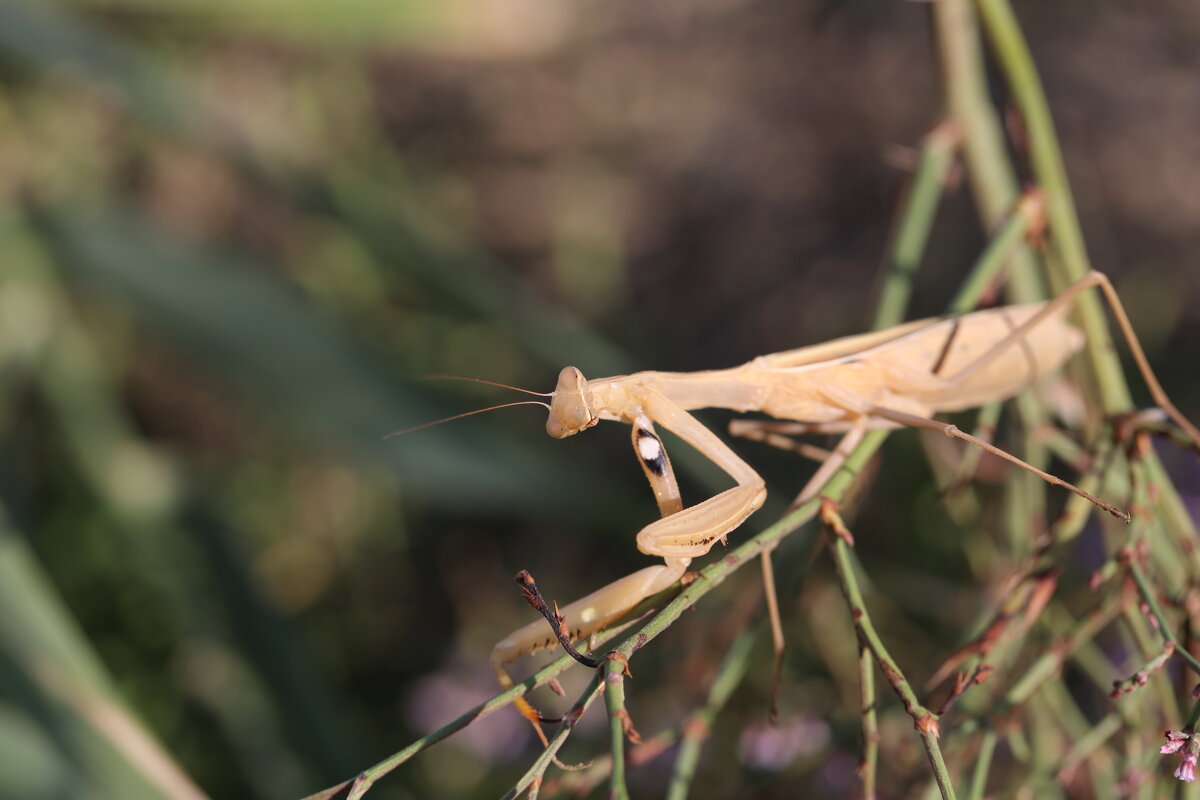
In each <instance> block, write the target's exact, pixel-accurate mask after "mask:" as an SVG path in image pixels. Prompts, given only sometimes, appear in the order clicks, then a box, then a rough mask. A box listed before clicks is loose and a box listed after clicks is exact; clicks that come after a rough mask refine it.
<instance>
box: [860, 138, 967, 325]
mask: <svg viewBox="0 0 1200 800" xmlns="http://www.w3.org/2000/svg"><path fill="white" fill-rule="evenodd" d="M958 139H959V137H958V131H957V129H956V128H955V126H954V124H953V123H951V122H942V123H941V124H939V125H937V126H935V127H934V128H933V130H931V131H930V132H929V133H927V134H926V135H925V143H924V145H923V146H922V148H921V158H920V161H919V162H918V163H917V169H916V172H914V173H913V177H912V182H911V183H910V184H909V187H908V193H907V195H906V196H905V198H904V200H903V202H902V203H901V207H900V213H899V216H898V218H897V224H896V230H895V232H894V235H893V238H892V241H891V245H890V247H889V253H888V256H887V259H886V262H887V264H888V269H887V277H886V278H885V279H884V282H883V288H882V290H881V291H880V294H879V305H878V306H877V311H876V318H875V330H882V329H883V328H887V327H890V326H891V325H894V324H895V322H893V321H892V320H896V321H898V320H900V319H903V317H904V309H905V307H906V306H907V305H908V298H909V296H910V295H911V294H912V282H913V276H914V275H915V274H916V271H917V268H918V267H919V266H920V264H921V258H922V257H923V255H924V253H925V246H926V244H927V243H928V242H929V232H930V231H931V230H932V229H933V220H934V216H935V215H936V214H937V207H938V202H939V200H940V199H941V196H942V188H943V187H944V186H945V184H946V176H947V175H948V173H949V171H950V167H951V165H952V164H953V163H954V155H955V152H956V151H957V149H958ZM881 320H882V321H883V322H881Z"/></svg>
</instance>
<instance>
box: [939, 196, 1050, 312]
mask: <svg viewBox="0 0 1200 800" xmlns="http://www.w3.org/2000/svg"><path fill="white" fill-rule="evenodd" d="M1041 218H1042V199H1041V195H1040V194H1039V193H1037V192H1026V193H1025V194H1024V195H1023V196H1022V197H1021V198H1020V200H1019V201H1018V202H1017V203H1016V205H1015V206H1013V208H1012V210H1011V211H1010V212H1009V213H1008V215H1007V217H1005V218H1004V221H1003V222H1002V223H1001V224H1000V226H999V227H998V228H997V229H996V232H995V233H994V234H992V236H991V237H990V238H989V239H988V243H987V246H986V247H984V249H983V252H982V253H980V255H979V259H978V260H977V261H976V262H975V266H974V267H973V268H972V269H971V272H970V278H969V279H968V280H967V281H966V282H965V283H963V285H962V287H961V288H960V289H959V290H958V294H956V295H955V296H954V299H953V300H952V301H951V302H950V308H949V312H950V313H951V314H965V313H966V312H968V311H972V310H974V309H975V308H976V307H977V306H978V305H979V302H980V300H981V299H982V298H983V296H984V294H986V293H987V289H988V287H989V286H991V285H992V283H993V282H994V281H995V280H996V278H997V277H998V276H999V275H1000V271H1001V269H1002V268H1003V267H1004V265H1005V263H1007V261H1008V259H1009V258H1010V257H1011V256H1012V255H1013V254H1014V253H1015V252H1016V251H1017V250H1018V249H1019V248H1020V247H1022V246H1023V243H1024V242H1025V237H1026V236H1028V235H1029V233H1030V232H1031V231H1032V230H1034V228H1035V226H1037V225H1038V224H1040V221H1041Z"/></svg>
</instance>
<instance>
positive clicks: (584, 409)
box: [546, 367, 600, 439]
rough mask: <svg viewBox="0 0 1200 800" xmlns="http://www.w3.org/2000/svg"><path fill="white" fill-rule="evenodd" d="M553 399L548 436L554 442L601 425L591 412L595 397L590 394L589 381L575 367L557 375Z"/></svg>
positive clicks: (547, 428) (598, 418)
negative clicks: (597, 424) (598, 424)
mask: <svg viewBox="0 0 1200 800" xmlns="http://www.w3.org/2000/svg"><path fill="white" fill-rule="evenodd" d="M551 398H552V399H551V400H550V418H549V419H547V420H546V433H548V434H550V435H551V436H552V437H554V438H555V439H564V438H566V437H568V436H572V435H574V434H576V433H579V432H580V431H582V430H586V429H588V428H590V427H592V426H593V425H595V424H596V423H597V422H599V421H600V417H598V416H596V412H595V411H593V410H592V393H591V392H590V391H589V390H588V383H587V379H586V378H584V377H583V373H582V372H580V371H579V370H577V369H576V368H575V367H564V368H563V371H562V372H560V373H558V385H557V386H556V387H554V394H553V395H551Z"/></svg>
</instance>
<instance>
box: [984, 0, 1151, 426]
mask: <svg viewBox="0 0 1200 800" xmlns="http://www.w3.org/2000/svg"><path fill="white" fill-rule="evenodd" d="M977 4H978V6H979V11H980V16H981V18H982V20H983V25H984V29H985V30H986V31H987V34H988V36H989V38H990V40H991V43H992V47H993V49H994V51H995V53H996V58H997V60H998V61H999V63H1000V68H1001V70H1003V72H1004V75H1005V77H1006V78H1007V80H1008V85H1009V88H1010V89H1011V90H1012V94H1013V100H1014V101H1015V102H1016V105H1017V108H1019V109H1020V111H1021V116H1022V118H1023V119H1024V122H1025V129H1026V133H1027V134H1028V136H1029V156H1030V161H1031V163H1032V167H1033V174H1034V176H1035V177H1036V178H1037V181H1038V185H1039V186H1041V188H1042V191H1043V192H1045V195H1046V217H1047V219H1048V221H1049V231H1050V236H1049V243H1050V245H1051V247H1053V248H1054V250H1055V252H1056V253H1057V254H1058V256H1059V258H1060V259H1061V265H1062V268H1063V271H1064V272H1065V274H1064V275H1063V276H1062V279H1063V282H1064V283H1063V286H1062V287H1058V288H1065V285H1066V284H1067V283H1070V282H1071V281H1075V280H1078V279H1079V278H1082V277H1083V276H1084V275H1086V274H1087V273H1088V272H1089V271H1090V270H1091V263H1090V261H1089V260H1088V255H1087V248H1086V247H1085V245H1084V242H1083V233H1082V230H1081V229H1080V225H1079V218H1078V215H1077V214H1076V211H1075V200H1074V198H1073V197H1072V196H1071V187H1070V184H1069V183H1068V181H1067V171H1066V168H1065V167H1064V166H1063V160H1062V150H1061V148H1060V147H1059V145H1058V137H1057V136H1056V135H1055V132H1054V122H1053V120H1052V118H1051V116H1050V107H1049V105H1047V103H1046V95H1045V92H1044V91H1043V89H1042V82H1041V79H1040V78H1039V77H1038V74H1037V68H1036V67H1035V66H1034V63H1033V57H1032V56H1031V55H1030V53H1029V47H1028V45H1027V44H1026V42H1025V38H1024V36H1023V35H1022V34H1021V30H1020V27H1019V26H1018V25H1017V20H1016V17H1015V16H1014V15H1013V12H1012V7H1011V6H1010V5H1009V4H1008V2H1007V0H977ZM1078 308H1079V315H1080V316H1079V318H1080V322H1081V324H1082V326H1083V329H1084V333H1085V334H1086V336H1087V352H1088V357H1089V359H1088V360H1089V362H1090V363H1091V365H1092V369H1093V370H1094V371H1095V375H1096V380H1097V383H1098V388H1099V390H1100V397H1101V404H1102V406H1103V408H1104V411H1105V412H1106V413H1108V414H1117V413H1121V412H1124V411H1128V410H1129V409H1130V408H1131V407H1132V405H1133V400H1132V398H1131V397H1130V395H1129V388H1128V386H1127V385H1126V383H1125V377H1124V372H1123V371H1122V369H1121V365H1120V363H1119V362H1118V361H1117V359H1116V358H1115V357H1114V353H1115V351H1114V350H1113V344H1112V339H1111V337H1110V336H1109V331H1108V323H1107V322H1106V321H1105V319H1104V314H1103V312H1102V310H1101V307H1100V300H1099V298H1097V297H1096V296H1095V295H1092V294H1088V295H1084V296H1082V297H1081V298H1080V302H1079V306H1078Z"/></svg>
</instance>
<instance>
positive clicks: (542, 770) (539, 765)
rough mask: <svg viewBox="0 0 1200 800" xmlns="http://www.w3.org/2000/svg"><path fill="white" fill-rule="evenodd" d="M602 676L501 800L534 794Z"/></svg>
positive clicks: (600, 673) (593, 696)
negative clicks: (527, 790)
mask: <svg viewBox="0 0 1200 800" xmlns="http://www.w3.org/2000/svg"><path fill="white" fill-rule="evenodd" d="M604 676H605V671H604V670H600V669H598V670H596V674H595V675H593V676H592V680H591V683H589V684H588V685H587V688H586V689H584V690H583V693H582V694H581V695H580V696H579V700H578V701H576V703H575V705H574V706H572V707H571V710H570V711H568V712H567V713H566V715H565V716H564V718H563V721H562V724H561V725H559V726H558V730H557V731H556V732H555V734H554V736H552V737H551V738H550V743H549V744H548V745H547V746H546V749H545V750H543V751H542V753H541V755H539V756H538V757H537V759H536V760H535V761H534V762H533V764H532V765H531V766H530V767H529V769H528V770H526V771H525V774H524V775H522V776H521V779H520V780H518V781H517V782H516V783H515V784H514V785H513V787H512V788H511V789H509V790H508V791H507V792H506V793H505V794H504V796H503V800H513V798H516V797H519V796H520V795H521V793H522V792H524V791H525V790H526V789H531V787H532V790H531V792H530V795H531V798H532V797H533V796H535V793H536V791H537V788H536V787H538V786H540V785H541V782H542V776H543V775H545V774H546V770H547V769H548V768H549V767H550V764H551V763H552V762H553V761H554V758H555V757H556V756H557V755H558V751H559V750H560V749H561V748H562V746H563V744H564V743H565V742H566V741H567V737H568V736H570V735H571V731H572V730H574V728H575V723H576V722H578V721H579V718H580V717H582V716H583V714H584V712H586V711H587V710H588V707H589V706H590V705H591V704H592V702H593V701H594V700H595V699H596V698H597V697H598V696H599V695H600V693H601V692H603V691H604V690H605V685H604ZM360 796H361V795H360ZM348 800H357V797H355V796H354V795H353V794H351V796H350V798H348Z"/></svg>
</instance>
